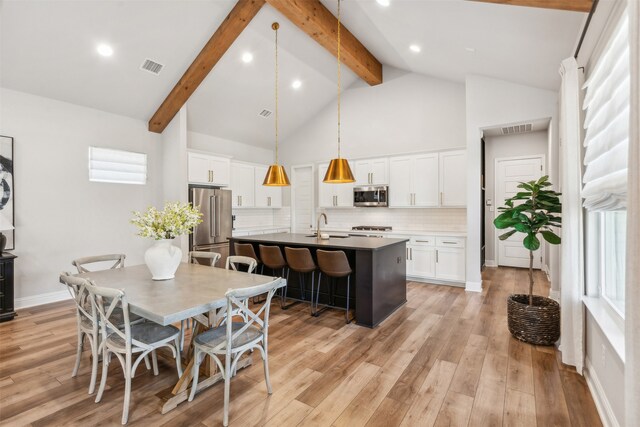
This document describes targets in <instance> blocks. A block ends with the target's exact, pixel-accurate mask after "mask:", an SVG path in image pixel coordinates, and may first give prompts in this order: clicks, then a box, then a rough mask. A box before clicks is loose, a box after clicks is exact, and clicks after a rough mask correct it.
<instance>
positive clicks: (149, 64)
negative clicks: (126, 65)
mask: <svg viewBox="0 0 640 427" xmlns="http://www.w3.org/2000/svg"><path fill="white" fill-rule="evenodd" d="M163 68H164V65H162V64H159V63H157V62H155V61H152V60H150V59H149V58H147V59H145V60H144V62H143V63H142V65H141V66H140V69H141V70H145V71H148V72H150V73H151V74H155V75H156V76H157V75H158V74H160V71H162V69H163Z"/></svg>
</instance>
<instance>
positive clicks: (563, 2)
mask: <svg viewBox="0 0 640 427" xmlns="http://www.w3.org/2000/svg"><path fill="white" fill-rule="evenodd" d="M471 1H477V2H482V3H496V4H508V5H513V6H528V7H541V8H545V9H559V10H569V11H573V12H587V13H589V12H591V8H592V7H593V0H471Z"/></svg>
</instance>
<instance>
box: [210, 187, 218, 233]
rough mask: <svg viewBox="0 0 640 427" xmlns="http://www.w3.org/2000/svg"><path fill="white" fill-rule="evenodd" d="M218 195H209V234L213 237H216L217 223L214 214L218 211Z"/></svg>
mask: <svg viewBox="0 0 640 427" xmlns="http://www.w3.org/2000/svg"><path fill="white" fill-rule="evenodd" d="M216 205H217V203H216V196H209V234H210V235H211V237H216V235H217V234H216V229H215V224H214V223H213V216H214V215H215V212H216Z"/></svg>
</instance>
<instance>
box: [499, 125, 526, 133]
mask: <svg viewBox="0 0 640 427" xmlns="http://www.w3.org/2000/svg"><path fill="white" fill-rule="evenodd" d="M525 132H531V123H523V124H521V125H513V126H505V127H503V128H502V134H503V135H513V134H514V133H525Z"/></svg>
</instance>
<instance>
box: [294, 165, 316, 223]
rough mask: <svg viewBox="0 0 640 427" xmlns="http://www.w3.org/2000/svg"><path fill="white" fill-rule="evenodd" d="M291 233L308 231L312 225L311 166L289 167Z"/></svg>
mask: <svg viewBox="0 0 640 427" xmlns="http://www.w3.org/2000/svg"><path fill="white" fill-rule="evenodd" d="M291 199H292V204H293V211H292V213H293V215H292V218H291V219H292V221H291V222H292V230H291V232H292V233H308V232H309V231H310V230H311V229H312V227H313V166H311V165H309V166H294V167H293V168H291Z"/></svg>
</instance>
